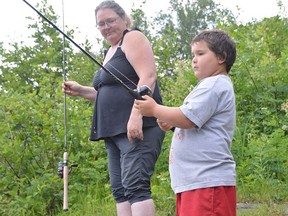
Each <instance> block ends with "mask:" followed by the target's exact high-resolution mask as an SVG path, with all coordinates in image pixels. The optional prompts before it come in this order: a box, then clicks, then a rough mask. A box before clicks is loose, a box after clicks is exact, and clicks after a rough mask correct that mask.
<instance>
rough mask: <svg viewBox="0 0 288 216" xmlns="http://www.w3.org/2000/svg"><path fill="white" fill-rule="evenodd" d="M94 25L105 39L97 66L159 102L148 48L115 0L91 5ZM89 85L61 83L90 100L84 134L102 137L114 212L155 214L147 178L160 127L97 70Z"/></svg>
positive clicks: (159, 141)
mask: <svg viewBox="0 0 288 216" xmlns="http://www.w3.org/2000/svg"><path fill="white" fill-rule="evenodd" d="M95 16H96V24H97V27H98V29H99V30H100V32H101V34H102V36H103V37H104V38H105V40H106V41H107V42H108V43H109V44H110V48H109V49H108V51H107V53H106V56H105V58H104V62H103V65H104V66H105V67H106V68H107V69H108V70H109V71H111V72H112V73H113V74H114V75H115V76H117V77H118V78H119V79H121V80H122V82H123V83H125V84H126V85H127V86H128V87H129V88H131V89H135V88H137V89H138V90H139V89H140V87H141V86H145V85H146V86H148V87H149V88H150V89H151V90H152V92H153V96H152V97H153V98H154V100H155V101H156V102H157V103H159V104H161V95H160V91H159V87H158V84H157V81H156V79H157V74H156V66H155V59H154V56H153V51H152V48H151V45H150V43H149V41H148V39H147V38H146V37H145V35H144V34H143V33H141V32H140V31H138V30H129V27H130V25H131V21H130V19H129V17H128V16H127V15H126V13H125V11H124V10H123V8H121V7H120V6H119V5H118V4H117V3H116V2H115V1H103V2H102V3H100V4H99V5H98V6H97V8H96V9H95ZM93 84H94V87H88V86H82V85H80V84H79V83H77V82H75V81H68V82H64V83H63V85H62V90H63V92H64V93H66V94H68V95H71V96H80V97H83V98H85V99H88V100H90V101H95V108H94V115H93V121H92V128H91V135H90V139H91V140H92V141H97V140H101V139H103V140H104V141H105V147H106V150H107V153H108V168H109V175H110V185H111V189H112V193H113V196H114V199H115V201H116V203H117V204H116V208H117V215H125V216H129V215H139V216H140V215H149V216H151V215H155V208H154V203H153V200H152V198H151V188H150V179H151V176H152V174H153V171H154V166H155V163H156V160H157V158H158V156H159V154H160V151H161V144H162V141H163V139H164V132H163V131H162V130H161V129H160V128H159V126H158V124H157V122H156V119H155V118H154V117H143V116H142V115H141V114H140V112H139V111H138V110H137V109H135V108H133V103H134V98H133V97H132V96H131V95H130V94H129V93H128V91H127V90H126V88H124V87H123V86H122V85H121V84H120V83H119V82H118V81H117V80H116V79H115V78H113V77H112V76H111V75H110V74H109V73H107V72H105V71H104V70H103V69H101V70H99V71H98V72H97V73H96V75H95V77H94V81H93Z"/></svg>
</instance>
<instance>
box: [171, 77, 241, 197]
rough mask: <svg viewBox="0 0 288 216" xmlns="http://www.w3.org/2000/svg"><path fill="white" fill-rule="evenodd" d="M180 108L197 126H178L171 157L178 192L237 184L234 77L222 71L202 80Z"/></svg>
mask: <svg viewBox="0 0 288 216" xmlns="http://www.w3.org/2000/svg"><path fill="white" fill-rule="evenodd" d="M180 109H181V111H182V112H183V114H184V115H185V116H186V117H187V118H188V119H190V120H191V121H192V122H194V123H195V124H196V126H197V127H196V128H192V129H181V128H175V131H174V135H173V139H172V144H171V149H170V157H169V171H170V176H171V185H172V189H173V190H174V192H175V193H180V192H184V191H189V190H195V189H200V188H208V187H216V186H235V185H236V171H235V161H234V159H233V156H232V153H231V143H232V138H233V133H234V128H235V122H236V106H235V95H234V90H233V84H232V82H231V80H230V78H229V77H228V76H225V75H218V76H213V77H208V78H205V79H203V80H201V81H200V82H199V83H198V85H197V86H196V87H195V88H194V89H193V91H192V92H191V93H190V94H189V95H188V96H187V97H186V99H185V100H184V103H183V105H182V106H180Z"/></svg>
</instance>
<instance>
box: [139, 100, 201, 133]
mask: <svg viewBox="0 0 288 216" xmlns="http://www.w3.org/2000/svg"><path fill="white" fill-rule="evenodd" d="M143 99H144V100H136V101H135V105H134V106H135V108H137V109H138V110H139V111H140V112H141V114H142V115H143V116H154V117H156V118H157V119H159V120H161V121H162V122H165V123H166V124H169V125H171V126H174V127H178V128H184V129H188V128H195V127H196V125H195V124H194V123H193V122H191V121H190V120H189V119H188V118H187V117H186V116H185V115H184V114H183V113H182V111H181V110H180V108H179V107H167V106H164V105H160V104H157V103H156V102H155V101H154V100H153V98H151V97H149V96H147V95H145V96H143Z"/></svg>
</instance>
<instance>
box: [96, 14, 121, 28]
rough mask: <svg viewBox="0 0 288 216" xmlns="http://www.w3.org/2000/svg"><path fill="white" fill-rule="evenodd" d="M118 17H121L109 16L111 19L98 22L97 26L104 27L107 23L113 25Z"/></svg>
mask: <svg viewBox="0 0 288 216" xmlns="http://www.w3.org/2000/svg"><path fill="white" fill-rule="evenodd" d="M118 18H119V17H113V18H109V19H107V20H106V21H103V22H99V23H97V25H96V26H97V28H98V29H103V28H104V27H105V26H106V25H107V26H111V25H113V24H114V23H115V22H116V20H117V19H118Z"/></svg>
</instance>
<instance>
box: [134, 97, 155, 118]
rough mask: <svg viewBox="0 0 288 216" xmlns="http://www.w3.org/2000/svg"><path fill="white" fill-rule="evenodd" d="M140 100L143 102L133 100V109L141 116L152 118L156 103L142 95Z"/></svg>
mask: <svg viewBox="0 0 288 216" xmlns="http://www.w3.org/2000/svg"><path fill="white" fill-rule="evenodd" d="M142 98H143V99H144V100H135V103H134V107H135V108H136V109H138V110H139V111H140V113H141V114H142V115H143V116H147V117H152V116H154V109H155V108H156V106H157V103H156V102H155V100H154V99H153V98H152V97H149V96H148V95H144V96H142Z"/></svg>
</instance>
